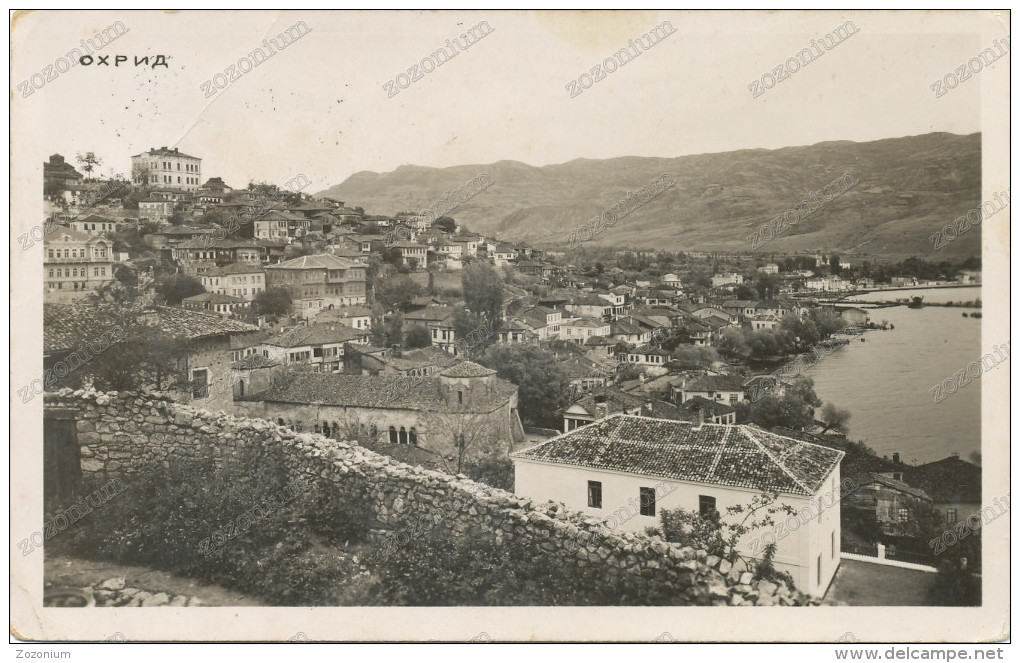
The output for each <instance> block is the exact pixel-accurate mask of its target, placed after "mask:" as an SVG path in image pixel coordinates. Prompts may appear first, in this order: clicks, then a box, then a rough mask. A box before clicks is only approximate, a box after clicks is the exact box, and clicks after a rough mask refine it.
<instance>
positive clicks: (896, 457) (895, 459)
mask: <svg viewBox="0 0 1020 663" xmlns="http://www.w3.org/2000/svg"><path fill="white" fill-rule="evenodd" d="M892 462H894V463H896V464H897V465H899V463H900V455H899V453H894V454H893V455H892Z"/></svg>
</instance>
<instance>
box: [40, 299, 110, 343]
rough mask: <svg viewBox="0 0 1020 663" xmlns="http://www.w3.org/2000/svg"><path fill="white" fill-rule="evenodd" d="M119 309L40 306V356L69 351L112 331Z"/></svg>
mask: <svg viewBox="0 0 1020 663" xmlns="http://www.w3.org/2000/svg"><path fill="white" fill-rule="evenodd" d="M119 309H120V307H117V306H113V305H109V304H107V305H99V306H90V305H81V304H77V305H74V304H50V303H44V304H43V353H44V354H51V353H58V352H64V351H67V350H72V349H74V348H76V347H79V346H80V345H81V344H82V343H84V342H85V341H87V340H94V339H96V338H98V337H99V336H101V335H102V334H104V333H106V332H108V331H111V330H112V329H113V326H114V325H115V324H116V323H115V322H114V321H115V320H116V319H117V313H118V312H119Z"/></svg>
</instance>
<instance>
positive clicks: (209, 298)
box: [184, 292, 244, 304]
mask: <svg viewBox="0 0 1020 663" xmlns="http://www.w3.org/2000/svg"><path fill="white" fill-rule="evenodd" d="M184 301H186V302H209V303H210V304H243V303H244V300H243V299H241V298H240V297H234V296H232V295H221V294H219V293H218V292H203V293H202V294H200V295H195V296H193V297H185V298H184Z"/></svg>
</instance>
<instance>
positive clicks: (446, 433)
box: [428, 412, 510, 474]
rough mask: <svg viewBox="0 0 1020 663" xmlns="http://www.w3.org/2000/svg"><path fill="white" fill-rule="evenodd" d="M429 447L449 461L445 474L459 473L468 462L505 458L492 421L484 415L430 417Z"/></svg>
mask: <svg viewBox="0 0 1020 663" xmlns="http://www.w3.org/2000/svg"><path fill="white" fill-rule="evenodd" d="M428 431H429V446H430V447H431V448H432V450H433V451H435V452H437V453H438V454H439V455H440V456H442V457H443V459H444V460H445V461H446V468H445V469H446V471H447V472H453V473H455V474H460V473H461V472H463V470H464V468H465V466H466V465H467V463H468V461H469V459H479V458H485V457H489V456H500V455H505V454H506V453H507V452H508V451H509V445H510V442H509V440H506V444H505V445H501V444H500V435H499V431H498V430H497V428H496V425H495V424H494V422H493V420H492V419H491V418H489V417H487V416H485V415H481V414H468V413H465V412H437V413H435V414H433V415H432V416H431V417H430V418H429V423H428Z"/></svg>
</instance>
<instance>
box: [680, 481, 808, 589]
mask: <svg viewBox="0 0 1020 663" xmlns="http://www.w3.org/2000/svg"><path fill="white" fill-rule="evenodd" d="M776 513H785V514H787V515H795V514H796V513H797V512H796V511H795V510H794V508H793V507H791V506H790V505H788V504H785V503H783V502H780V501H779V493H778V492H762V493H759V494H758V495H755V496H754V497H752V498H751V502H750V503H748V504H736V505H734V506H730V507H727V508H726V516H725V517H723V516H721V515H720V514H719V512H718V511H715V510H714V509H713V510H712V511H711V512H709V513H706V514H704V515H703V514H701V513H700V512H697V511H687V510H685V509H679V508H678V509H663V510H662V514H661V515H660V518H661V522H662V537H663V538H664V539H666V540H667V541H671V542H673V543H679V544H681V545H683V546H691V547H693V548H695V549H698V550H705V551H706V552H708V553H709V554H711V555H716V556H718V557H722V558H724V559H726V560H729V561H730V562H736V561H737V560H738V559H741V560H743V561H744V562H745V563H746V564H747V566H748V568H755V566H756V565H757V563H756V561H755V560H754V557H744V556H743V555H741V553H740V550H739V549H738V548H737V545H738V544H739V543H740V541H741V540H742V539H743V538H744V537H745V536H746V535H748V534H750V533H752V532H755V531H758V530H761V529H766V530H771V528H772V526H773V525H774V524H775V521H774V519H773V518H772V516H773V515H774V514H776ZM738 518H739V520H738ZM763 552H767V551H763ZM755 554H756V553H754V552H752V555H755ZM772 554H773V555H774V554H775V553H774V552H773V553H772ZM765 558H766V560H767V561H766V565H765V567H764V568H763V567H759V568H758V570H759V571H764V570H765V569H767V568H768V567H769V566H771V563H772V558H771V556H770V555H766V556H765Z"/></svg>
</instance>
